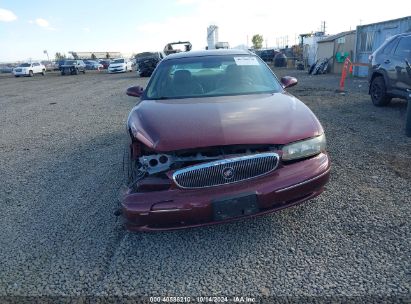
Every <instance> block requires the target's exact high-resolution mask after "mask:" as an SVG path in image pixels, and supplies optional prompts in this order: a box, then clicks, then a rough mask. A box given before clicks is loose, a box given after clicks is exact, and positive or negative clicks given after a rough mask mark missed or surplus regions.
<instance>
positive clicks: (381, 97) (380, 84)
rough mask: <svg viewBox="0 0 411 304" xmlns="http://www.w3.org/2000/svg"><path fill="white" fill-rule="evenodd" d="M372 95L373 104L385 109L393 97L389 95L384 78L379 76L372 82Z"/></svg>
mask: <svg viewBox="0 0 411 304" xmlns="http://www.w3.org/2000/svg"><path fill="white" fill-rule="evenodd" d="M370 95H371V100H372V103H373V104H374V105H375V106H377V107H384V106H386V105H388V104H389V103H390V101H391V97H390V96H388V95H387V88H386V86H385V81H384V78H383V77H382V76H377V77H375V78H374V79H373V80H372V81H371V85H370Z"/></svg>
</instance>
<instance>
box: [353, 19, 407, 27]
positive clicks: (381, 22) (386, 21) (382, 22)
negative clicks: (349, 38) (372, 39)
mask: <svg viewBox="0 0 411 304" xmlns="http://www.w3.org/2000/svg"><path fill="white" fill-rule="evenodd" d="M406 19H411V16H407V17H401V18H397V19H391V20H385V21H380V22H374V23H369V24H364V25H357V29H358V28H362V27H366V26H370V25H376V24H384V23H388V22H393V21H400V20H406Z"/></svg>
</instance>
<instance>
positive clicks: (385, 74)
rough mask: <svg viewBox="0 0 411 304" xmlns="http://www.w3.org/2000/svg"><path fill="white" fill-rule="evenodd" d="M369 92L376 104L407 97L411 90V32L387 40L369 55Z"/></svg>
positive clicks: (385, 103)
mask: <svg viewBox="0 0 411 304" xmlns="http://www.w3.org/2000/svg"><path fill="white" fill-rule="evenodd" d="M369 61H370V64H369V69H368V80H369V84H370V86H369V94H370V95H371V100H372V102H373V104H374V105H376V106H378V107H380V106H385V105H387V104H389V103H390V101H391V99H392V98H394V97H397V98H402V99H406V98H407V89H408V90H411V70H410V67H409V65H408V64H409V63H410V62H411V33H409V32H408V33H403V34H399V35H396V36H393V37H392V38H390V39H388V40H387V41H385V42H384V43H383V44H382V45H381V46H380V47H379V48H378V49H377V50H376V51H375V52H374V53H373V54H372V55H371V56H370V57H369Z"/></svg>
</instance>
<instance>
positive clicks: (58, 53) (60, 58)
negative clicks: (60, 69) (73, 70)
mask: <svg viewBox="0 0 411 304" xmlns="http://www.w3.org/2000/svg"><path fill="white" fill-rule="evenodd" d="M54 57H55V58H56V61H59V60H64V59H66V54H62V53H60V52H57V53H56V55H54Z"/></svg>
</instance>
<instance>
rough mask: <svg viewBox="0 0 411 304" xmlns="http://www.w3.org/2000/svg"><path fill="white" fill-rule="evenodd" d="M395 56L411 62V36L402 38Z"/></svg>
mask: <svg viewBox="0 0 411 304" xmlns="http://www.w3.org/2000/svg"><path fill="white" fill-rule="evenodd" d="M394 54H395V56H398V57H401V59H409V60H411V36H408V37H403V38H401V40H400V42H399V43H398V46H397V48H396V49H395V52H394Z"/></svg>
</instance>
